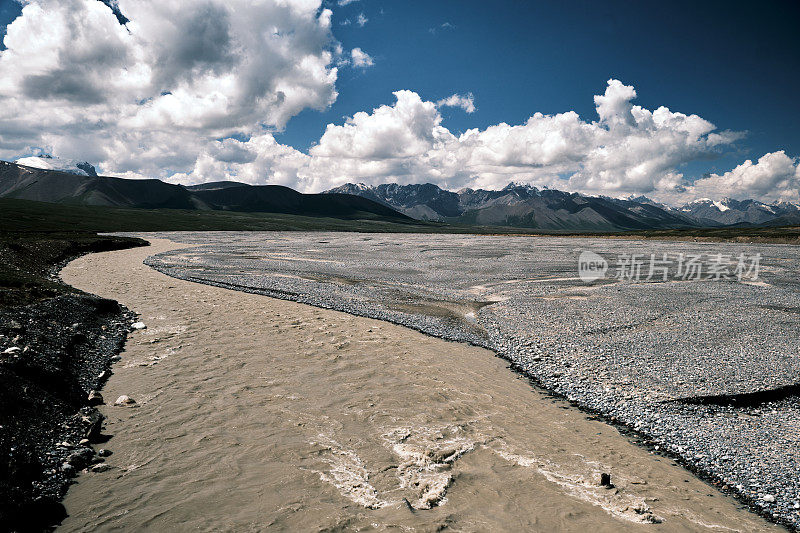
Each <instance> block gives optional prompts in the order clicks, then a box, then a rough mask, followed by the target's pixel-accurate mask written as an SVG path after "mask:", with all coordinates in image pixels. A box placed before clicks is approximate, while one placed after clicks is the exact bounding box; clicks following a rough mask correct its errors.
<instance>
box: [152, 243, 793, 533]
mask: <svg viewBox="0 0 800 533" xmlns="http://www.w3.org/2000/svg"><path fill="white" fill-rule="evenodd" d="M161 236H163V237H167V238H171V239H173V240H179V241H181V242H186V243H191V244H202V245H205V246H200V247H195V248H190V249H184V250H177V251H172V252H168V253H164V254H160V255H157V256H153V257H150V258H148V260H147V261H146V263H147V264H149V265H150V266H152V267H153V268H155V269H157V270H159V271H161V272H164V273H166V274H169V275H171V276H174V277H177V278H181V279H185V280H190V281H196V282H200V283H207V284H211V285H216V286H220V287H227V288H231V289H236V290H242V291H247V292H253V293H258V294H265V295H268V296H272V297H276V298H282V299H288V300H293V301H298V302H302V303H307V304H311V305H315V306H319V307H324V308H329V309H335V310H339V311H344V312H348V313H352V314H355V315H360V316H367V317H372V318H378V319H382V320H387V321H390V322H394V323H397V324H401V325H404V326H408V327H411V328H413V329H416V330H419V331H422V332H425V333H428V334H430V335H434V336H437V337H441V338H445V339H449V340H455V341H463V342H469V343H472V344H476V345H479V346H483V347H486V348H489V349H491V350H493V351H495V352H496V353H497V354H498V355H500V356H501V357H503V358H505V359H507V360H509V361H510V362H511V366H512V368H514V369H515V370H517V371H519V372H521V373H523V374H524V375H526V376H528V377H529V378H530V379H531V380H533V381H534V382H535V383H537V384H538V385H540V386H542V387H544V388H546V389H547V390H549V391H552V392H554V393H556V394H558V395H560V396H562V397H564V398H567V399H568V400H570V401H571V402H573V403H574V404H575V405H577V406H579V407H580V408H582V409H585V410H587V411H590V412H593V413H597V414H600V415H602V416H603V417H605V418H606V419H607V420H609V421H611V422H614V423H619V424H621V425H623V426H625V427H627V428H629V429H631V430H633V431H634V432H635V434H637V435H639V437H640V440H641V441H642V442H643V443H644V444H645V445H647V446H649V447H651V449H652V450H653V451H654V452H656V453H663V454H666V455H669V456H671V457H674V458H675V459H676V460H679V461H680V462H682V463H683V464H684V465H686V466H687V467H688V468H690V469H691V470H693V471H695V472H696V473H698V474H699V475H701V476H703V477H705V478H706V479H708V480H709V481H711V482H712V483H714V484H715V485H716V486H718V487H719V488H720V489H721V490H723V491H725V492H728V493H731V494H733V495H735V496H737V497H738V498H740V499H741V500H742V501H744V502H746V503H747V504H748V505H749V506H750V507H751V508H752V509H753V510H755V511H756V512H759V513H761V514H762V515H764V516H766V517H768V518H770V519H772V520H774V521H776V522H779V523H782V524H784V525H786V526H787V527H789V528H792V529H798V528H800V349H799V347H800V343H799V342H798V332H799V331H800V248H798V247H797V246H791V245H779V244H747V243H690V242H657V241H636V240H605V239H599V238H559V237H533V238H532V237H508V236H463V235H408V234H403V235H401V234H356V233H354V234H342V233H335V234H334V233H290V232H287V233H250V234H245V233H181V234H175V233H171V234H163V235H161ZM587 250H588V251H592V252H594V253H597V254H599V255H600V256H601V257H603V258H604V259H606V260H607V262H608V263H609V270H608V272H607V274H606V276H605V277H603V278H600V279H597V280H594V281H591V282H585V281H583V280H582V279H581V278H579V277H578V257H579V255H580V254H581V252H583V251H587ZM634 254H636V257H639V258H645V260H646V262H648V261H650V260H651V257H656V258H660V259H662V260H664V255H663V254H667V257H666V260H665V261H664V263H663V264H667V265H668V266H667V268H666V274H665V275H666V277H667V280H666V281H665V280H664V279H663V276H662V275H661V274H662V272H661V271H659V273H658V275H656V276H651V277H650V278H651V279H643V278H644V277H645V276H644V275H643V278H640V279H638V280H637V279H616V277H615V272H616V273H620V272H623V271H624V270H625V267H624V263H625V261H626V260H625V257H630V256H632V255H634ZM651 254H652V256H651ZM680 254H684V257H689V256H692V255H695V256H698V257H700V258H701V262H703V266H704V268H705V269H706V270H705V272H709V273H710V272H714V271H715V270H714V267H713V266H712V265H711V263H714V262H716V263H717V264H718V265H720V264H723V263H725V265H727V266H726V267H725V270H724V272H725V273H726V275H725V276H721V279H708V278H707V277H706V276H705V275H704V276H702V277H700V278H699V279H683V278H682V277H681V272H679V271H678V258H679V257H681V255H680ZM720 254H721V256H720ZM742 254H744V256H746V257H749V258H752V257H755V256H756V254H760V258H759V261H758V263H759V270H758V274H757V276H756V275H753V274H754V272H753V271H752V270H751V271H750V276H749V277H743V278H742V279H741V280H740V279H738V278H737V277H736V276H730V277H729V276H727V274H732V273H733V272H734V271H735V269H736V262H737V260H736V258H737V257H740V256H742ZM718 256H719V259H714V258H716V257H718ZM752 263H753V262H752V261H751V263H750V266H752ZM716 272H717V273H719V272H720V268H719V266H718V267H717V268H716ZM684 274H685V271H684ZM623 277H624V276H623ZM716 277H717V278H720V276H716ZM726 277H729V279H724V278H726Z"/></svg>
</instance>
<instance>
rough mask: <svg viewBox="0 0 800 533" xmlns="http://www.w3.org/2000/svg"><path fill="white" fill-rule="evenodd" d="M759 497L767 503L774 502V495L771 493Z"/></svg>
mask: <svg viewBox="0 0 800 533" xmlns="http://www.w3.org/2000/svg"><path fill="white" fill-rule="evenodd" d="M761 499H762V500H764V501H765V502H767V503H775V496H773V495H772V494H764V495H763V496H762V497H761Z"/></svg>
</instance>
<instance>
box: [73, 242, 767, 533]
mask: <svg viewBox="0 0 800 533" xmlns="http://www.w3.org/2000/svg"><path fill="white" fill-rule="evenodd" d="M152 242H153V245H152V246H151V247H149V248H142V249H134V250H124V251H117V252H108V253H102V254H93V255H90V256H86V257H83V258H81V259H78V260H76V261H73V262H72V263H70V264H69V265H68V266H67V267H66V268H65V269H64V270H63V272H62V277H63V279H64V280H65V281H66V282H67V283H70V284H71V285H74V286H75V287H78V288H80V289H82V290H85V291H88V292H91V293H94V294H98V295H100V296H104V297H108V298H114V299H116V300H119V301H120V302H121V303H123V304H124V305H126V306H127V307H129V308H130V309H132V310H134V311H136V312H138V313H140V315H141V320H142V321H143V322H144V323H145V324H146V325H147V329H145V330H141V331H137V332H134V333H133V334H132V336H131V338H130V340H129V341H128V344H127V347H126V350H125V352H123V353H122V360H121V361H120V362H118V363H116V365H115V367H114V375H113V376H112V377H111V379H110V381H109V382H108V384H107V385H106V387H105V389H104V390H103V395H104V396H105V398H106V402H107V404H109V405H106V406H102V407H101V410H102V411H103V413H104V414H105V415H106V416H107V417H108V423H107V429H106V432H107V433H109V434H112V435H113V438H112V439H111V440H110V441H109V442H108V443H106V444H104V445H103V446H102V447H105V448H107V449H110V450H111V451H113V455H112V456H111V457H109V458H108V461H107V462H108V463H109V464H110V465H111V466H112V469H111V470H109V471H107V472H103V473H84V474H82V475H81V476H80V477H79V478H78V482H77V484H76V485H74V486H73V487H71V488H70V490H69V493H68V494H67V497H66V500H65V505H66V508H67V511H68V513H69V518H67V519H66V520H65V521H64V523H63V524H62V526H61V528H60V530H61V531H117V530H149V531H170V530H172V531H188V530H200V531H219V530H228V531H262V530H268V529H275V530H291V531H314V530H323V531H329V530H412V531H434V530H439V529H445V528H449V529H454V530H457V531H488V530H516V531H519V530H528V531H586V530H592V531H594V532H597V531H628V530H630V531H771V530H776V531H780V530H781V529H780V528H777V526H774V525H771V524H769V523H767V522H766V521H764V520H762V519H761V518H759V517H758V516H756V515H754V514H752V513H750V512H748V511H747V510H744V509H742V508H741V506H740V505H739V504H738V503H737V502H736V501H734V500H733V499H731V498H728V497H726V496H724V495H723V494H721V493H719V492H718V491H717V490H716V489H715V488H713V487H711V486H709V485H707V484H706V483H704V482H703V481H700V480H698V479H696V478H695V477H693V476H692V475H691V474H690V473H688V472H687V471H686V470H684V469H682V468H680V467H678V466H676V465H674V464H673V463H672V461H671V460H670V459H668V458H665V457H661V456H658V455H654V454H653V453H651V452H649V451H648V450H645V449H643V448H640V447H638V446H636V445H634V444H633V443H631V442H630V441H629V440H628V439H627V438H626V437H624V436H622V435H620V433H619V432H618V431H617V430H616V429H614V428H613V427H611V426H609V425H607V424H605V423H603V422H600V421H596V420H591V419H589V418H588V417H587V415H586V414H585V413H582V412H580V411H578V410H576V409H574V408H572V407H570V406H569V405H568V404H566V403H565V402H562V401H560V400H555V399H553V398H551V397H550V396H548V395H547V394H544V393H542V392H540V391H538V390H537V389H535V388H533V387H532V386H531V385H530V384H529V383H528V381H526V380H524V379H522V378H520V377H518V376H517V375H516V374H515V373H513V372H512V371H511V370H509V369H508V368H507V363H506V362H504V361H503V360H501V359H499V358H497V357H496V356H495V355H494V354H493V353H492V352H489V351H487V350H484V349H481V348H477V347H473V346H469V345H466V344H459V343H452V342H447V341H444V340H441V339H436V338H433V337H429V336H426V335H423V334H421V333H418V332H416V331H412V330H409V329H406V328H403V327H400V326H397V325H393V324H388V323H385V322H380V321H377V320H372V319H367V318H360V317H355V316H351V315H348V314H344V313H339V312H335V311H330V310H324V309H318V308H314V307H310V306H307V305H302V304H297V303H293V302H287V301H282V300H275V299H271V298H268V297H265V296H259V295H253V294H247V293H243V292H236V291H231V290H227V289H222V288H218V287H212V286H208V285H201V284H195V283H190V282H186V281H181V280H177V279H173V278H170V277H167V276H165V275H163V274H160V273H158V272H156V271H154V270H152V269H150V268H148V267H146V266H144V265H143V264H142V261H143V260H144V259H145V258H146V257H147V256H148V255H152V254H154V253H158V252H162V251H166V250H170V249H175V248H179V247H185V245H179V244H175V243H172V242H170V241H167V240H153V241H152ZM123 394H124V395H128V396H130V397H132V398H134V399H135V400H136V402H137V403H136V405H135V406H133V407H115V406H113V405H111V404H112V403H113V400H114V399H115V398H117V397H118V396H120V395H123ZM603 472H609V473H611V476H612V482H613V484H614V485H615V487H614V488H605V487H601V486H600V485H599V483H598V481H599V477H600V474H601V473H603Z"/></svg>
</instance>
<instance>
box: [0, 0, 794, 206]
mask: <svg viewBox="0 0 800 533" xmlns="http://www.w3.org/2000/svg"><path fill="white" fill-rule="evenodd" d="M318 1H319V2H320V5H318V6H317V5H315V3H314V2H309V1H308V0H281V1H278V0H205V1H204V2H203V3H198V2H197V1H195V0H173V1H171V2H160V1H159V0H69V1H63V0H29V2H30V3H31V4H32V6H31V7H32V9H26V10H25V12H24V13H25V14H24V15H22V16H20V11H21V8H20V4H19V3H17V2H16V1H13V0H0V32H2V34H3V36H4V37H5V39H4V43H5V44H4V46H2V47H0V80H3V81H4V83H0V157H1V158H4V159H15V158H19V157H22V156H28V155H36V154H51V155H54V156H56V157H60V158H64V159H80V160H87V161H90V162H92V163H94V164H96V165H97V166H98V168H99V169H100V170H101V171H102V172H104V173H106V174H110V175H118V176H126V177H131V178H143V177H159V178H162V179H168V180H171V181H174V182H187V183H190V182H191V183H195V182H203V181H216V180H220V179H234V180H241V181H247V182H251V183H280V184H283V185H288V186H291V187H295V188H297V189H299V190H303V191H318V190H324V189H325V188H330V187H333V186H337V185H341V184H342V183H344V182H347V181H353V182H364V183H370V184H376V183H382V182H398V183H419V182H426V181H430V182H433V183H437V184H439V185H440V186H443V187H445V188H450V189H455V188H460V187H463V186H470V187H484V188H499V187H502V186H503V185H505V183H507V182H508V181H510V180H514V181H521V182H528V183H531V184H534V185H538V186H550V187H556V188H561V189H565V190H574V191H578V192H585V193H587V194H610V195H615V196H621V195H627V194H636V195H638V194H647V195H649V196H651V197H654V198H660V199H662V201H670V202H682V201H686V200H689V199H691V198H692V197H693V196H697V195H711V196H714V197H720V196H722V195H731V196H733V197H737V198H745V197H754V198H760V199H764V200H771V201H775V200H782V199H787V200H790V201H800V192H798V183H800V159H798V157H800V132H799V131H798V128H797V127H796V125H797V124H798V122H800V104H798V100H797V96H796V94H795V93H796V92H797V87H798V86H800V79H799V78H800V37H798V32H797V29H796V26H797V21H798V20H800V2H797V1H795V0H792V1H788V0H786V1H774V2H762V3H758V4H753V3H739V2H720V1H711V2H686V1H682V0H679V1H672V2H653V1H641V2H628V1H626V2H622V1H609V2H588V1H586V2H575V1H569V0H567V1H559V2H522V1H496V2H485V1H472V0H462V1H455V0H437V1H435V2H431V1H426V2H421V1H416V0H411V1H379V0H318ZM108 6H118V8H119V10H120V11H121V13H122V14H123V15H124V18H123V19H122V20H129V23H128V24H127V25H124V26H123V25H122V24H121V21H120V19H119V18H118V17H116V16H115V15H114V14H113V13H112V10H111V9H110V8H109V7H108ZM328 10H330V11H328ZM329 17H330V20H329ZM359 19H361V20H360V21H359ZM9 24H11V25H12V29H14V28H16V29H17V30H16V31H11V32H10V33H8V35H7V36H6V33H7V31H6V30H7V28H6V26H8V25H9ZM42 28H48V29H49V30H48V31H42ZM356 54H366V55H361V56H360V57H365V58H367V61H366V63H361V64H360V65H359V64H356V62H355V61H354V60H353V58H354V57H356ZM43 58H45V59H43ZM403 90H404V91H406V92H397V91H403ZM634 92H635V97H634ZM454 94H457V95H462V96H464V95H469V94H471V95H472V97H473V98H474V104H475V107H476V109H475V111H474V112H471V113H468V112H466V110H465V109H462V108H459V107H453V106H449V105H445V104H443V103H442V100H443V99H445V98H447V97H449V96H451V95H454ZM597 96H599V100H597V101H596V100H595V98H596V97H597ZM600 102H604V103H602V104H601V103H600ZM601 105H602V106H603V108H604V109H605V111H604V113H605V116H604V117H599V116H598V112H599V111H600V107H601ZM635 106H641V108H643V110H644V111H642V110H641V109H639V108H637V107H635ZM661 106H665V107H666V108H669V111H670V112H666V111H661V112H659V111H657V110H658V109H659V108H660V107H661ZM570 112H574V113H577V115H578V117H575V116H573V115H570V114H569V113H570ZM535 113H543V114H544V117H541V118H540V119H536V120H533V121H532V122H530V123H529V122H528V120H529V117H532V116H534V114H535ZM681 113H682V114H681ZM683 114H685V115H690V116H688V117H687V116H685V115H683ZM691 115H697V116H691ZM709 122H710V123H713V124H714V126H715V128H711V127H710V125H709ZM503 124H508V125H511V126H518V127H506V126H504V125H503ZM326 127H327V129H326ZM473 129H474V130H475V134H474V135H472V136H462V133H464V132H466V131H467V130H473ZM729 132H734V133H733V134H731V133H729ZM748 161H749V162H748ZM704 176H707V178H704ZM698 180H701V182H698ZM703 180H705V181H703Z"/></svg>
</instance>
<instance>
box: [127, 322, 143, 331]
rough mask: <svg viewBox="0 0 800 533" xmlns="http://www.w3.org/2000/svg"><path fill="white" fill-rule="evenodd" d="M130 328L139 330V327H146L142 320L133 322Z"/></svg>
mask: <svg viewBox="0 0 800 533" xmlns="http://www.w3.org/2000/svg"><path fill="white" fill-rule="evenodd" d="M131 328H133V329H136V330H139V329H147V326H145V325H144V322H134V323H133V324H131Z"/></svg>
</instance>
